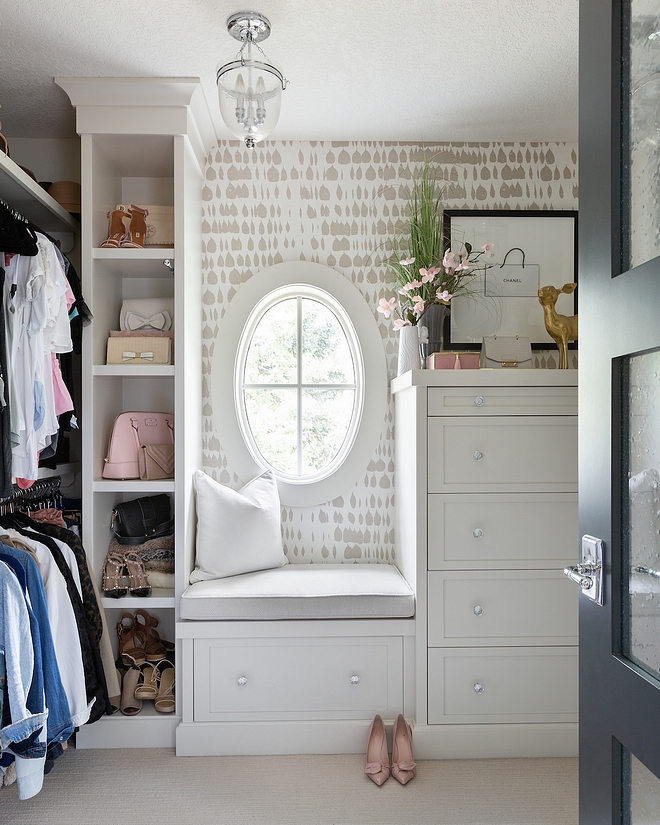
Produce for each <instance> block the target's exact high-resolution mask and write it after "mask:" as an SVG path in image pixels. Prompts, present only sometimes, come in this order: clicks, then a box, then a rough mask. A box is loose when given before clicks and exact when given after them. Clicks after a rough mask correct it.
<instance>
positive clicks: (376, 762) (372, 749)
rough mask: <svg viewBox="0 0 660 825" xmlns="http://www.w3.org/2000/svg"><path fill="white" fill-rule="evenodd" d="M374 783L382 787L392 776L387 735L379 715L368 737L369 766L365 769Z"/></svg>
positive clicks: (375, 718)
mask: <svg viewBox="0 0 660 825" xmlns="http://www.w3.org/2000/svg"><path fill="white" fill-rule="evenodd" d="M364 772H365V773H366V774H367V776H368V777H369V779H371V781H372V782H375V783H376V785H382V784H383V782H385V781H386V780H387V779H389V776H390V760H389V758H388V755H387V733H386V731H385V725H384V724H383V720H382V718H381V716H379V714H376V716H375V717H374V721H373V722H372V723H371V725H370V727H369V736H368V737H367V764H366V766H365V768H364Z"/></svg>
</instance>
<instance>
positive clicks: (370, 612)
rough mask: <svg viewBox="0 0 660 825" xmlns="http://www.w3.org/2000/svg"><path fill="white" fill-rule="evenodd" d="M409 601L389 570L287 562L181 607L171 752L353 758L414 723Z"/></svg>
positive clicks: (188, 597)
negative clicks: (381, 736)
mask: <svg viewBox="0 0 660 825" xmlns="http://www.w3.org/2000/svg"><path fill="white" fill-rule="evenodd" d="M414 615H415V595H414V591H413V589H412V588H411V587H410V585H409V584H408V582H407V581H406V579H405V578H404V577H403V576H402V575H401V573H400V572H399V571H398V569H397V568H396V567H395V566H394V565H389V564H287V565H284V566H283V567H277V568H274V569H271V570H261V571H258V572H254V573H243V574H240V575H237V576H228V577H225V578H220V579H214V580H207V581H199V582H196V583H194V584H191V585H190V586H189V587H188V588H187V589H186V591H185V592H184V594H183V595H182V597H181V600H180V621H178V622H177V637H178V639H179V640H180V644H181V648H180V651H181V652H180V668H179V670H180V672H181V673H183V674H185V676H184V678H186V679H187V684H188V690H187V691H186V696H187V697H188V698H187V701H185V702H184V703H183V709H182V710H183V714H182V720H181V724H180V725H179V726H178V728H177V732H176V738H177V754H179V755H180V756H210V755H231V754H267V753H271V754H272V753H350V752H352V753H359V752H362V750H363V749H364V746H365V742H366V735H367V730H368V727H369V723H370V722H371V720H372V719H373V717H374V715H375V714H376V713H379V714H381V715H382V716H383V718H385V719H388V720H393V719H395V718H396V716H397V714H398V713H404V714H406V715H407V716H409V717H411V716H412V714H413V708H414V705H413V702H414V697H413V689H412V688H413V681H414V680H413V678H412V674H413V668H414V638H415V618H414Z"/></svg>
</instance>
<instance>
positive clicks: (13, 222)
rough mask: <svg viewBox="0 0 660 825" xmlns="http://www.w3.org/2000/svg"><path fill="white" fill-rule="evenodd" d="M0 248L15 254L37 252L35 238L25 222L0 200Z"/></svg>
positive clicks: (34, 253)
mask: <svg viewBox="0 0 660 825" xmlns="http://www.w3.org/2000/svg"><path fill="white" fill-rule="evenodd" d="M0 249H1V250H2V251H3V252H14V253H16V254H17V255H29V256H30V257H32V258H33V257H34V256H35V255H36V254H37V251H38V249H37V238H36V236H35V234H34V232H33V231H32V230H31V229H30V228H29V227H28V225H27V223H26V222H25V221H24V220H22V219H21V218H17V217H16V215H15V214H14V212H13V210H12V209H10V208H9V206H7V204H6V203H5V202H4V201H2V200H0Z"/></svg>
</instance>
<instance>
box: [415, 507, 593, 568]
mask: <svg viewBox="0 0 660 825" xmlns="http://www.w3.org/2000/svg"><path fill="white" fill-rule="evenodd" d="M427 520H428V567H429V570H451V569H453V570H464V569H465V568H472V567H484V566H486V567H489V568H491V569H492V568H498V567H499V568H505V569H510V568H512V567H514V568H515V567H527V568H534V567H536V568H543V567H545V568H555V567H565V566H566V565H567V564H574V563H575V559H576V558H577V546H578V498H577V493H490V494H488V493H468V494H461V493H449V494H434V495H430V496H428V517H427Z"/></svg>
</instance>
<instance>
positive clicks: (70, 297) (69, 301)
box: [64, 275, 76, 312]
mask: <svg viewBox="0 0 660 825" xmlns="http://www.w3.org/2000/svg"><path fill="white" fill-rule="evenodd" d="M64 280H65V281H66V292H65V293H64V297H65V298H66V309H67V312H68V311H69V310H70V309H71V307H72V306H73V305H74V304H75V302H76V296H75V295H74V294H73V291H72V289H71V286H70V284H69V281H68V279H67V277H66V275H65V276H64Z"/></svg>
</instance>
